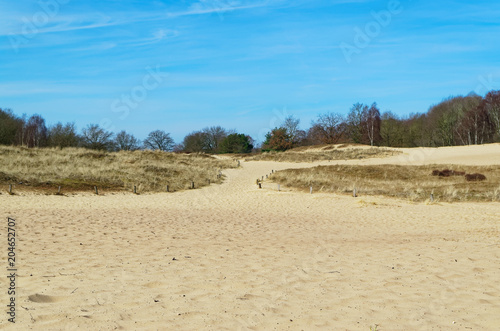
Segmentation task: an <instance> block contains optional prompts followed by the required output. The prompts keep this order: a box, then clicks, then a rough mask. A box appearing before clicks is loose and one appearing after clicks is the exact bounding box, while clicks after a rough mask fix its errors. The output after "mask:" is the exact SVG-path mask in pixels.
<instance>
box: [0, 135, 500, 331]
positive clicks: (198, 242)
mask: <svg viewBox="0 0 500 331" xmlns="http://www.w3.org/2000/svg"><path fill="white" fill-rule="evenodd" d="M402 151H403V152H404V154H403V155H395V156H393V157H389V158H384V159H366V160H356V161H341V162H338V163H341V164H346V163H348V164H413V165H415V164H439V163H441V164H450V163H452V164H465V165H500V145H499V144H492V145H485V146H472V147H450V148H439V149H431V148H428V149H426V148H417V149H402ZM318 164H334V163H333V162H318V163H314V164H313V163H309V164H291V163H276V162H267V161H251V162H244V161H243V160H242V161H241V167H240V168H238V169H230V170H225V171H224V174H225V175H226V177H227V178H226V180H225V182H224V183H223V184H222V185H211V186H210V187H205V188H202V189H197V190H189V191H183V192H178V193H173V194H172V193H170V194H169V193H158V194H141V195H133V194H125V193H116V194H112V193H107V194H105V195H99V196H95V195H91V194H77V195H69V196H55V195H51V196H45V195H33V194H28V193H26V194H25V195H15V196H9V195H7V194H2V195H0V211H1V216H2V218H3V220H4V222H5V223H6V222H7V217H12V218H14V219H15V220H16V222H17V227H16V236H17V258H18V259H17V261H16V262H17V268H18V272H17V273H18V277H17V294H16V303H17V306H16V309H17V311H16V312H17V314H16V323H15V325H13V324H12V323H9V322H8V321H7V318H8V315H7V314H5V313H4V316H3V317H2V318H1V319H0V329H19V330H29V329H33V330H79V329H84V330H115V329H121V330H239V329H240V330H370V327H373V328H374V327H375V326H377V330H496V329H498V328H499V325H500V203H498V202H491V203H453V204H448V203H436V204H426V203H411V202H407V201H404V200H396V199H388V198H383V197H363V196H360V197H358V198H353V197H351V196H348V195H336V194H324V193H314V194H306V193H301V192H294V191H292V190H289V189H287V188H286V187H282V191H280V192H278V191H277V188H276V184H274V183H269V182H264V184H263V189H261V190H259V189H258V188H257V186H256V184H255V180H256V179H257V178H259V177H261V176H265V175H266V174H269V173H270V172H271V170H280V169H287V168H297V167H311V166H314V165H318ZM499 185H500V183H499ZM1 229H2V230H1V232H0V233H1V238H2V242H3V245H4V246H3V247H4V249H2V251H3V252H4V253H3V256H2V261H3V263H4V265H7V253H6V252H7V250H6V248H7V244H6V224H4V225H2V227H1ZM4 274H5V276H6V275H7V272H6V271H4ZM5 276H4V275H2V277H0V287H1V289H2V290H1V291H0V292H1V295H0V302H1V303H2V305H4V307H5V305H7V303H8V296H7V293H6V291H7V288H8V279H7V277H5ZM4 310H6V309H5V308H4Z"/></svg>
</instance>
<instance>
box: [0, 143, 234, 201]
mask: <svg viewBox="0 0 500 331" xmlns="http://www.w3.org/2000/svg"><path fill="white" fill-rule="evenodd" d="M236 166H237V163H236V162H235V161H234V160H230V159H217V158H215V157H212V156H209V155H205V154H191V155H187V154H173V153H165V152H153V151H134V152H125V151H121V152H113V153H110V152H103V151H93V150H87V149H81V148H66V149H62V150H61V149H27V148H23V147H7V146H0V185H2V186H4V189H3V190H2V191H5V187H6V186H8V184H15V185H16V186H15V188H16V190H38V191H54V189H55V188H57V187H58V186H62V190H63V191H64V192H68V191H90V190H91V189H92V188H93V187H94V186H98V187H99V188H100V189H105V190H110V191H121V190H130V191H131V190H132V189H133V187H134V186H137V191H138V192H147V191H152V192H157V191H165V190H166V186H167V185H169V187H170V191H178V190H184V189H187V188H189V186H190V183H191V181H194V182H195V186H196V187H201V186H206V185H208V179H210V181H211V183H220V182H221V181H222V178H217V174H218V172H219V170H220V169H224V168H233V167H236ZM20 183H22V184H20Z"/></svg>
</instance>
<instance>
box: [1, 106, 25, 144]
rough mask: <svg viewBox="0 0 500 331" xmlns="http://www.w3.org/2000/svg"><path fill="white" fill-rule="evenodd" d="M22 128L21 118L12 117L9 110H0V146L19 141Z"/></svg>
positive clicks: (12, 114)
mask: <svg viewBox="0 0 500 331" xmlns="http://www.w3.org/2000/svg"><path fill="white" fill-rule="evenodd" d="M23 127H24V121H23V119H22V118H19V117H17V116H16V115H14V113H13V112H12V110H10V109H1V108H0V144H2V145H11V144H15V143H16V140H21V139H20V136H21V132H22V130H23Z"/></svg>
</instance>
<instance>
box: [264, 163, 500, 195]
mask: <svg viewBox="0 0 500 331" xmlns="http://www.w3.org/2000/svg"><path fill="white" fill-rule="evenodd" d="M435 169H439V170H443V169H452V170H455V171H465V172H467V173H481V174H484V175H485V176H486V178H487V179H486V181H482V182H467V181H466V180H465V178H464V176H452V177H438V176H432V171H433V170H435ZM271 180H272V181H274V182H276V183H280V184H281V185H283V186H285V187H291V188H295V189H299V190H304V191H309V187H310V186H313V189H314V191H321V192H336V193H346V194H351V193H352V191H353V188H354V187H356V191H357V193H358V195H359V196H363V195H381V196H389V197H395V198H402V199H408V200H410V201H426V200H428V199H429V198H430V194H431V193H433V195H434V198H435V200H436V201H447V202H452V201H498V200H500V167H499V166H482V167H479V166H455V165H428V166H398V165H378V166H353V165H336V166H319V167H315V168H307V169H288V170H283V171H279V172H276V173H275V174H273V175H272V176H271Z"/></svg>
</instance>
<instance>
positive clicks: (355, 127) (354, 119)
mask: <svg viewBox="0 0 500 331" xmlns="http://www.w3.org/2000/svg"><path fill="white" fill-rule="evenodd" d="M367 111H368V106H365V105H363V104H362V103H359V102H358V103H356V104H354V105H353V106H352V107H351V109H350V111H349V114H348V115H347V134H348V136H349V138H351V140H352V141H353V142H355V143H357V144H361V143H362V142H363V137H364V136H365V130H366V128H365V126H364V125H363V120H364V114H365V113H366V112H367Z"/></svg>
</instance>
